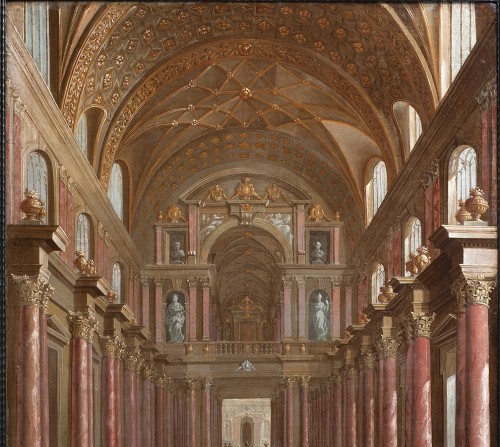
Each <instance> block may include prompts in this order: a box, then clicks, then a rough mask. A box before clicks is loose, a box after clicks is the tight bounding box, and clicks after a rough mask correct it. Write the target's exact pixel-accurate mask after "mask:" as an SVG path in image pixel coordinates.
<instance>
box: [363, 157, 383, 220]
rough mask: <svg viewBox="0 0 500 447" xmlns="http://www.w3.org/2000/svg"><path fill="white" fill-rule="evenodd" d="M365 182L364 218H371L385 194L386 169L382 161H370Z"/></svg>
mask: <svg viewBox="0 0 500 447" xmlns="http://www.w3.org/2000/svg"><path fill="white" fill-rule="evenodd" d="M367 180H368V181H367V183H366V220H367V223H370V221H371V220H372V219H373V216H375V213H376V212H377V211H378V209H379V207H380V205H381V203H382V201H383V200H384V197H385V195H386V194H387V170H386V167H385V163H384V162H383V161H378V162H377V161H372V162H371V163H370V164H369V165H368V179H367Z"/></svg>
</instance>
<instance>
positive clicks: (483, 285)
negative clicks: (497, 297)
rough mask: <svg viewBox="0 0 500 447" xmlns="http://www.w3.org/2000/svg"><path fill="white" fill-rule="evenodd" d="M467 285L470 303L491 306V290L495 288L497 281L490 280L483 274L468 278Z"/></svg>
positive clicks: (467, 296)
mask: <svg viewBox="0 0 500 447" xmlns="http://www.w3.org/2000/svg"><path fill="white" fill-rule="evenodd" d="M466 281H467V285H466V287H465V291H466V302H467V304H469V305H472V304H482V305H483V306H489V303H490V299H491V298H490V292H491V291H492V290H493V289H494V288H495V285H496V284H495V281H488V280H485V279H484V276H483V275H477V277H476V278H475V279H470V278H466Z"/></svg>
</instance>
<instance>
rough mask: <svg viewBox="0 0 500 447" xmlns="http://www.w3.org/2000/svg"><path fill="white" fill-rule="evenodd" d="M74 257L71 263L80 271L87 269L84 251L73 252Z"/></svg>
mask: <svg viewBox="0 0 500 447" xmlns="http://www.w3.org/2000/svg"><path fill="white" fill-rule="evenodd" d="M75 256H76V259H75V260H74V261H73V264H74V265H75V267H76V268H77V269H78V270H79V271H80V272H85V271H86V270H87V259H86V258H85V253H84V252H83V251H76V252H75Z"/></svg>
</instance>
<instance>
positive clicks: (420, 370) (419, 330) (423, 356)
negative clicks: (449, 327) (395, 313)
mask: <svg viewBox="0 0 500 447" xmlns="http://www.w3.org/2000/svg"><path fill="white" fill-rule="evenodd" d="M412 315H413V323H414V337H415V339H414V342H413V365H418V367H417V368H413V409H412V410H413V411H412V420H413V429H412V445H413V446H415V447H432V420H431V408H432V406H431V339H430V337H431V324H432V322H433V321H434V317H435V315H434V314H432V315H427V314H425V313H423V312H422V313H418V314H415V313H413V314H412Z"/></svg>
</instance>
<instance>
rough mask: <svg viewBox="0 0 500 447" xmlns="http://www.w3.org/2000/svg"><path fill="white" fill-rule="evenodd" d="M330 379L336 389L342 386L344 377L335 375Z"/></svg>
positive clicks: (338, 374)
mask: <svg viewBox="0 0 500 447" xmlns="http://www.w3.org/2000/svg"><path fill="white" fill-rule="evenodd" d="M330 377H331V381H332V385H333V387H334V388H335V387H339V386H340V385H342V375H341V374H340V373H338V372H336V373H333V374H332V375H331V376H330Z"/></svg>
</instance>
